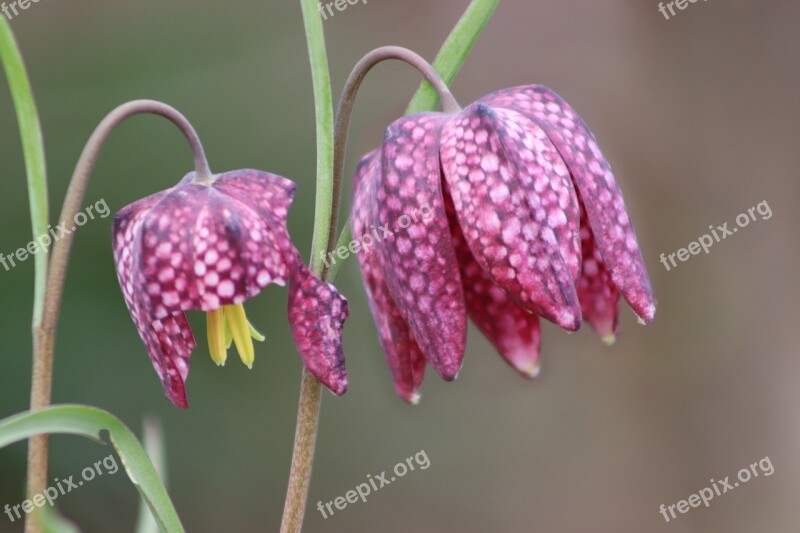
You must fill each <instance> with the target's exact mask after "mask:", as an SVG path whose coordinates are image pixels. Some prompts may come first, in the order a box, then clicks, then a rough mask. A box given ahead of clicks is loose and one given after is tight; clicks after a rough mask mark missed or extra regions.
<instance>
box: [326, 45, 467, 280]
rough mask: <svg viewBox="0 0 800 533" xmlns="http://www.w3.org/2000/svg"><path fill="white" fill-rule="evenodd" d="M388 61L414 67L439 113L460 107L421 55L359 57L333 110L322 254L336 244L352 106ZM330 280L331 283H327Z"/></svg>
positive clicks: (390, 50)
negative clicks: (435, 98)
mask: <svg viewBox="0 0 800 533" xmlns="http://www.w3.org/2000/svg"><path fill="white" fill-rule="evenodd" d="M387 59H397V60H400V61H404V62H405V63H408V64H409V65H411V66H412V67H414V68H416V69H417V70H418V71H419V72H420V73H421V74H422V75H423V76H425V79H426V80H428V81H429V82H430V83H431V85H433V87H434V88H435V89H436V91H437V92H438V93H439V98H440V99H441V102H442V110H443V111H444V112H445V113H448V114H455V113H458V112H459V111H461V106H459V105H458V102H457V101H456V99H455V98H454V97H453V94H452V93H451V92H450V89H449V88H448V87H447V84H446V83H445V82H444V80H443V79H442V77H441V76H439V73H437V72H436V70H435V69H434V68H433V67H432V66H431V64H430V63H428V62H427V61H426V60H425V59H424V58H423V57H422V56H420V55H419V54H417V53H416V52H413V51H412V50H409V49H408V48H403V47H401V46H382V47H380V48H376V49H375V50H372V51H371V52H369V53H368V54H367V55H365V56H364V57H362V58H361V60H360V61H359V62H358V63H356V66H355V67H353V70H352V71H351V72H350V76H349V77H348V78H347V82H346V83H345V86H344V90H343V91H342V96H341V98H340V99H339V107H338V109H337V110H336V122H335V126H334V133H333V206H332V209H331V220H330V226H329V234H328V248H327V249H326V250H325V253H326V254H327V253H329V252H331V251H333V246H334V244H335V243H336V231H337V227H338V214H339V205H340V203H341V196H342V194H341V190H342V182H343V174H344V156H345V152H346V149H347V134H348V130H349V129H350V117H351V116H352V114H353V106H354V104H355V101H356V94H358V89H359V88H360V87H361V83H362V82H363V81H364V78H365V77H366V76H367V73H368V72H369V71H370V70H371V69H372V67H374V66H375V65H377V64H378V63H380V62H382V61H386V60H387ZM327 270H328V268H327V267H326V268H325V269H324V270H323V274H327ZM328 281H330V280H328Z"/></svg>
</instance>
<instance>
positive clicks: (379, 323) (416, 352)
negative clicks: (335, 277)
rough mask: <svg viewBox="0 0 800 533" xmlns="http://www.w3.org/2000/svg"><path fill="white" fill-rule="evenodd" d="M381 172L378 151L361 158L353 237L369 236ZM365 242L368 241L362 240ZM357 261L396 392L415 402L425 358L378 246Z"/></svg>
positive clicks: (369, 249) (357, 178) (356, 188)
mask: <svg viewBox="0 0 800 533" xmlns="http://www.w3.org/2000/svg"><path fill="white" fill-rule="evenodd" d="M380 172H381V168H380V152H379V151H377V150H376V151H374V152H371V153H370V154H368V155H367V156H365V157H364V158H362V160H361V162H360V163H359V165H358V168H357V169H356V177H355V179H354V187H355V194H354V196H353V205H354V207H353V211H352V214H351V226H352V229H353V235H357V236H364V235H369V233H370V231H369V229H370V228H369V213H370V209H371V203H370V202H371V200H370V199H371V198H374V197H375V188H376V185H377V182H378V180H379V179H380ZM362 242H368V241H366V239H362ZM358 262H359V265H360V266H361V272H362V274H363V277H364V288H365V289H366V292H367V299H368V300H369V306H370V310H371V311H372V316H373V318H374V320H375V325H376V327H377V329H378V337H379V341H380V344H381V347H382V348H383V352H384V354H385V356H386V362H387V363H388V365H389V370H390V372H391V374H392V381H393V383H394V387H395V390H396V391H397V394H398V395H399V396H400V397H401V398H403V399H404V400H406V401H408V402H411V403H416V402H417V401H418V399H419V392H418V391H419V387H420V385H421V384H422V379H423V377H424V375H425V364H426V361H425V357H424V356H423V355H422V350H420V347H419V345H418V344H417V343H416V341H415V340H414V338H413V337H412V335H411V332H410V331H409V328H408V324H406V321H405V320H404V319H403V317H402V316H401V314H400V311H399V310H398V308H397V306H396V305H395V303H394V301H393V300H392V297H391V295H390V294H389V288H388V287H387V286H386V280H385V278H384V276H383V272H382V271H381V268H380V266H379V264H378V257H377V252H376V251H375V246H374V245H371V246H365V247H363V248H362V250H361V252H360V253H359V254H358Z"/></svg>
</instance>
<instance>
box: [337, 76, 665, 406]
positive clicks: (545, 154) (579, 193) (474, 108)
mask: <svg viewBox="0 0 800 533" xmlns="http://www.w3.org/2000/svg"><path fill="white" fill-rule="evenodd" d="M355 183H356V184H355V199H354V209H353V213H352V225H353V233H354V235H356V236H359V235H364V234H367V233H369V231H370V228H373V227H396V223H397V221H398V220H399V219H400V218H401V217H403V216H404V215H405V216H408V215H410V214H411V213H412V212H414V211H415V210H417V209H418V208H419V206H421V205H427V206H429V207H430V209H431V211H432V213H433V216H432V219H431V220H430V221H427V222H426V223H425V224H415V225H411V226H410V227H408V228H407V229H400V230H397V231H396V232H393V235H392V236H391V237H390V238H386V239H377V240H376V241H375V244H374V246H372V247H369V248H368V247H364V252H363V253H361V254H360V255H359V260H360V263H361V269H362V273H363V276H364V282H365V286H366V289H367V293H368V296H369V300H370V305H371V308H372V312H373V316H374V318H375V322H376V324H377V327H378V331H379V337H380V341H381V345H382V347H383V349H384V352H385V353H386V357H387V360H388V362H389V366H390V369H391V371H392V376H393V379H394V383H395V388H396V389H397V391H398V393H399V394H400V396H402V397H403V398H405V399H406V400H409V401H416V400H417V399H418V392H417V391H418V389H419V386H420V384H421V382H422V377H423V373H424V369H425V365H426V362H427V363H430V365H431V366H432V367H433V368H434V369H435V370H436V371H437V373H439V375H440V376H442V377H443V378H444V379H446V380H451V379H454V378H455V376H456V375H457V373H458V371H459V369H460V367H461V362H462V358H463V353H464V347H465V338H466V316H467V314H468V315H469V316H470V317H471V318H472V320H473V321H474V322H475V324H476V325H477V326H478V328H479V329H480V330H481V331H482V332H483V333H484V334H485V335H486V336H487V338H488V339H489V340H490V341H491V342H492V343H493V344H494V346H495V347H496V348H497V350H498V351H499V352H500V353H501V355H502V356H503V357H504V358H505V359H506V360H507V361H508V363H509V364H511V365H512V366H513V367H514V368H515V369H517V370H518V371H519V372H520V373H521V374H523V375H525V376H529V377H533V376H535V375H537V374H538V372H539V343H540V329H539V317H543V318H545V319H547V320H550V321H552V322H554V323H556V324H557V325H559V326H561V327H562V328H564V329H566V330H569V331H575V330H577V329H578V328H579V327H580V326H581V323H582V320H586V321H587V322H589V323H590V324H592V326H594V328H595V329H596V330H597V331H598V333H599V334H600V335H601V336H602V337H603V339H604V340H606V341H607V342H611V341H612V340H613V339H614V337H615V335H616V332H617V324H618V312H619V311H618V309H619V296H620V294H621V295H622V296H623V297H624V298H625V299H626V300H627V301H628V303H629V304H630V305H631V307H632V308H633V310H634V311H635V312H636V314H637V315H638V316H639V318H640V320H641V321H642V322H644V323H648V322H650V321H651V320H652V319H653V317H654V314H655V302H654V299H653V294H652V289H651V287H650V281H649V279H648V276H647V272H646V270H645V266H644V262H643V260H642V256H641V252H640V251H639V246H638V244H637V240H636V236H635V233H634V230H633V227H632V225H631V222H630V220H629V218H628V214H627V211H626V209H625V204H624V202H623V199H622V194H621V193H620V191H619V188H618V187H617V185H616V182H615V180H614V176H613V175H612V173H611V169H610V167H609V165H608V163H607V161H606V160H605V158H604V157H603V155H602V153H601V152H600V149H599V148H598V146H597V142H596V140H595V138H594V136H593V135H592V133H591V132H590V131H589V129H588V128H587V127H586V125H585V124H584V122H583V121H582V120H581V118H580V117H579V116H578V115H577V114H576V113H575V112H574V111H573V110H572V108H571V107H570V106H569V105H568V104H567V103H566V102H565V101H564V100H562V99H561V98H560V97H559V96H558V95H556V94H555V93H554V92H553V91H551V90H550V89H547V88H546V87H542V86H537V85H532V86H524V87H516V88H512V89H505V90H502V91H498V92H496V93H493V94H490V95H488V96H486V97H484V98H481V99H480V100H478V101H477V102H475V103H473V104H471V105H470V106H468V107H466V108H465V109H463V110H462V111H461V112H459V113H457V114H455V115H446V114H443V113H418V114H414V115H410V116H408V117H404V118H401V119H399V120H397V121H395V122H394V123H393V124H392V125H391V126H390V127H389V128H388V129H387V131H386V135H385V137H384V142H383V145H382V147H381V149H380V150H376V151H374V152H372V153H370V154H368V155H367V156H365V157H364V158H363V159H362V161H361V163H360V165H359V167H358V170H357V174H356V179H355ZM387 225H388V226H387Z"/></svg>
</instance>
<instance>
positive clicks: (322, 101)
mask: <svg viewBox="0 0 800 533" xmlns="http://www.w3.org/2000/svg"><path fill="white" fill-rule="evenodd" d="M317 5H318V4H317V0H300V7H301V10H302V12H303V24H304V26H305V32H306V41H307V43H308V58H309V63H310V65H311V78H312V82H313V86H314V110H315V115H316V123H317V194H316V202H315V212H314V237H313V240H312V243H311V271H312V272H314V273H315V274H316V275H318V276H321V275H322V269H323V267H324V264H323V261H322V257H321V255H322V254H320V252H321V251H324V250H327V249H328V247H329V246H330V241H331V240H332V238H333V237H331V229H330V219H331V216H333V215H332V208H333V179H332V176H333V173H332V169H333V98H332V96H331V79H330V71H329V69H328V54H327V52H326V49H325V32H324V31H323V29H322V18H321V17H320V14H319V11H318V10H317ZM321 393H322V390H321V385H320V383H319V381H317V379H316V378H314V376H313V375H311V373H310V372H309V371H308V370H307V369H306V368H305V367H303V370H302V378H301V385H300V399H299V403H298V406H297V426H296V429H295V437H294V447H293V449H292V465H291V468H290V471H289V483H288V487H287V489H286V500H285V502H284V507H283V519H282V521H281V533H299V532H300V531H301V530H302V528H303V517H304V515H305V510H306V500H307V499H308V488H309V486H310V484H311V470H312V466H313V463H314V450H315V448H316V443H317V428H318V427H319V409H320V397H321Z"/></svg>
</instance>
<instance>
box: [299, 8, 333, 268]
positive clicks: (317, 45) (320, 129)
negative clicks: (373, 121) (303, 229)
mask: <svg viewBox="0 0 800 533" xmlns="http://www.w3.org/2000/svg"><path fill="white" fill-rule="evenodd" d="M300 6H301V8H302V11H303V24H304V25H305V30H306V41H307V42H308V58H309V61H310V63H311V79H312V82H313V85H314V110H315V114H316V121H317V197H316V201H315V203H314V205H315V206H316V208H315V211H314V238H313V241H312V244H311V271H312V272H314V273H315V274H317V275H319V274H320V273H321V272H322V258H321V257H320V252H321V251H325V249H326V248H327V247H328V233H329V232H330V228H329V227H328V225H329V222H330V218H331V210H332V209H333V97H332V96H331V76H330V71H329V69H328V53H327V51H326V50H325V32H324V31H323V29H322V18H321V17H320V15H319V9H318V4H317V0H300Z"/></svg>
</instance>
